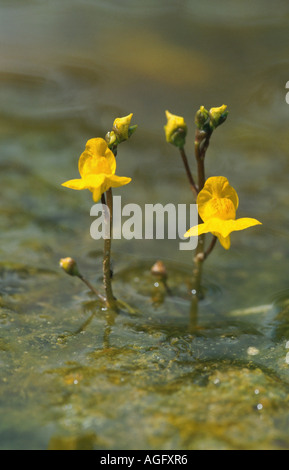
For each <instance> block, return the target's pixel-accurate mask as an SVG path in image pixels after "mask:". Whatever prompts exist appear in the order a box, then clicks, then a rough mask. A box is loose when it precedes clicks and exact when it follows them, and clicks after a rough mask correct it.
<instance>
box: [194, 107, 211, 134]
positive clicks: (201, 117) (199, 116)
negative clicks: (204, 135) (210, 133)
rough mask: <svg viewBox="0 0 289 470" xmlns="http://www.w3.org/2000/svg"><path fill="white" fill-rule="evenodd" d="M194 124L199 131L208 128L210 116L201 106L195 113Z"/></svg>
mask: <svg viewBox="0 0 289 470" xmlns="http://www.w3.org/2000/svg"><path fill="white" fill-rule="evenodd" d="M195 124H196V126H197V127H198V129H200V130H204V131H205V130H207V129H208V127H209V126H210V114H209V111H208V110H207V109H206V108H205V107H204V106H201V107H200V109H198V111H197V112H196V116H195Z"/></svg>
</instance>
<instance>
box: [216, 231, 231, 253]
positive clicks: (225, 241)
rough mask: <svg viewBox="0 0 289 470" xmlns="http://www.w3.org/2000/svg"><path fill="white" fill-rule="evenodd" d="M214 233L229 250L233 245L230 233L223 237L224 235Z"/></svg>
mask: <svg viewBox="0 0 289 470" xmlns="http://www.w3.org/2000/svg"><path fill="white" fill-rule="evenodd" d="M213 235H215V236H216V237H218V240H219V242H220V243H221V245H222V247H223V248H225V250H228V249H229V248H230V246H231V239H230V235H228V236H227V237H222V235H220V234H218V233H213Z"/></svg>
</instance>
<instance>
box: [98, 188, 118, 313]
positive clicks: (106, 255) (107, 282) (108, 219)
mask: <svg viewBox="0 0 289 470" xmlns="http://www.w3.org/2000/svg"><path fill="white" fill-rule="evenodd" d="M101 200H102V204H105V200H106V202H107V207H108V210H109V214H107V211H106V210H105V209H104V213H105V223H106V225H107V228H108V229H109V230H108V231H106V232H107V233H108V237H107V238H105V239H104V252H103V282H104V289H105V295H106V305H107V307H108V308H111V309H113V310H116V309H117V304H116V299H115V297H114V295H113V292H112V285H111V275H112V273H111V236H112V191H111V188H109V189H108V190H107V191H106V199H105V197H104V195H102V198H101Z"/></svg>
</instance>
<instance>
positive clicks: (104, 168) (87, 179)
mask: <svg viewBox="0 0 289 470" xmlns="http://www.w3.org/2000/svg"><path fill="white" fill-rule="evenodd" d="M78 170H79V173H80V176H81V178H79V179H73V180H69V181H66V182H65V183H62V186H65V187H66V188H70V189H77V190H81V189H89V190H90V191H91V192H92V196H93V200H94V202H97V201H98V200H99V199H100V198H101V195H102V194H103V193H105V192H106V191H107V190H108V189H109V188H117V187H119V186H124V185H125V184H128V183H129V182H130V181H131V178H127V177H126V176H117V175H116V174H115V170H116V159H115V156H114V154H113V152H112V151H111V150H110V149H109V148H108V145H107V143H106V141H105V140H104V139H102V138H100V137H97V138H94V139H90V140H88V141H87V143H86V146H85V150H84V152H83V153H82V154H81V155H80V157H79V161H78Z"/></svg>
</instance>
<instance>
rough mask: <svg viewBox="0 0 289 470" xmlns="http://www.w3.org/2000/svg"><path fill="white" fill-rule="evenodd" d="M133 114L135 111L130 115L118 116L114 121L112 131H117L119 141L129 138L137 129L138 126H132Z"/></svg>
mask: <svg viewBox="0 0 289 470" xmlns="http://www.w3.org/2000/svg"><path fill="white" fill-rule="evenodd" d="M132 116H133V113H131V114H129V115H128V116H124V117H121V118H116V119H115V120H114V122H113V126H112V132H114V133H115V135H116V139H117V143H119V144H120V143H121V142H124V141H125V140H127V139H128V138H129V137H130V136H131V135H132V134H133V132H134V131H135V130H136V127H137V126H131V127H130V121H131V118H132Z"/></svg>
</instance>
